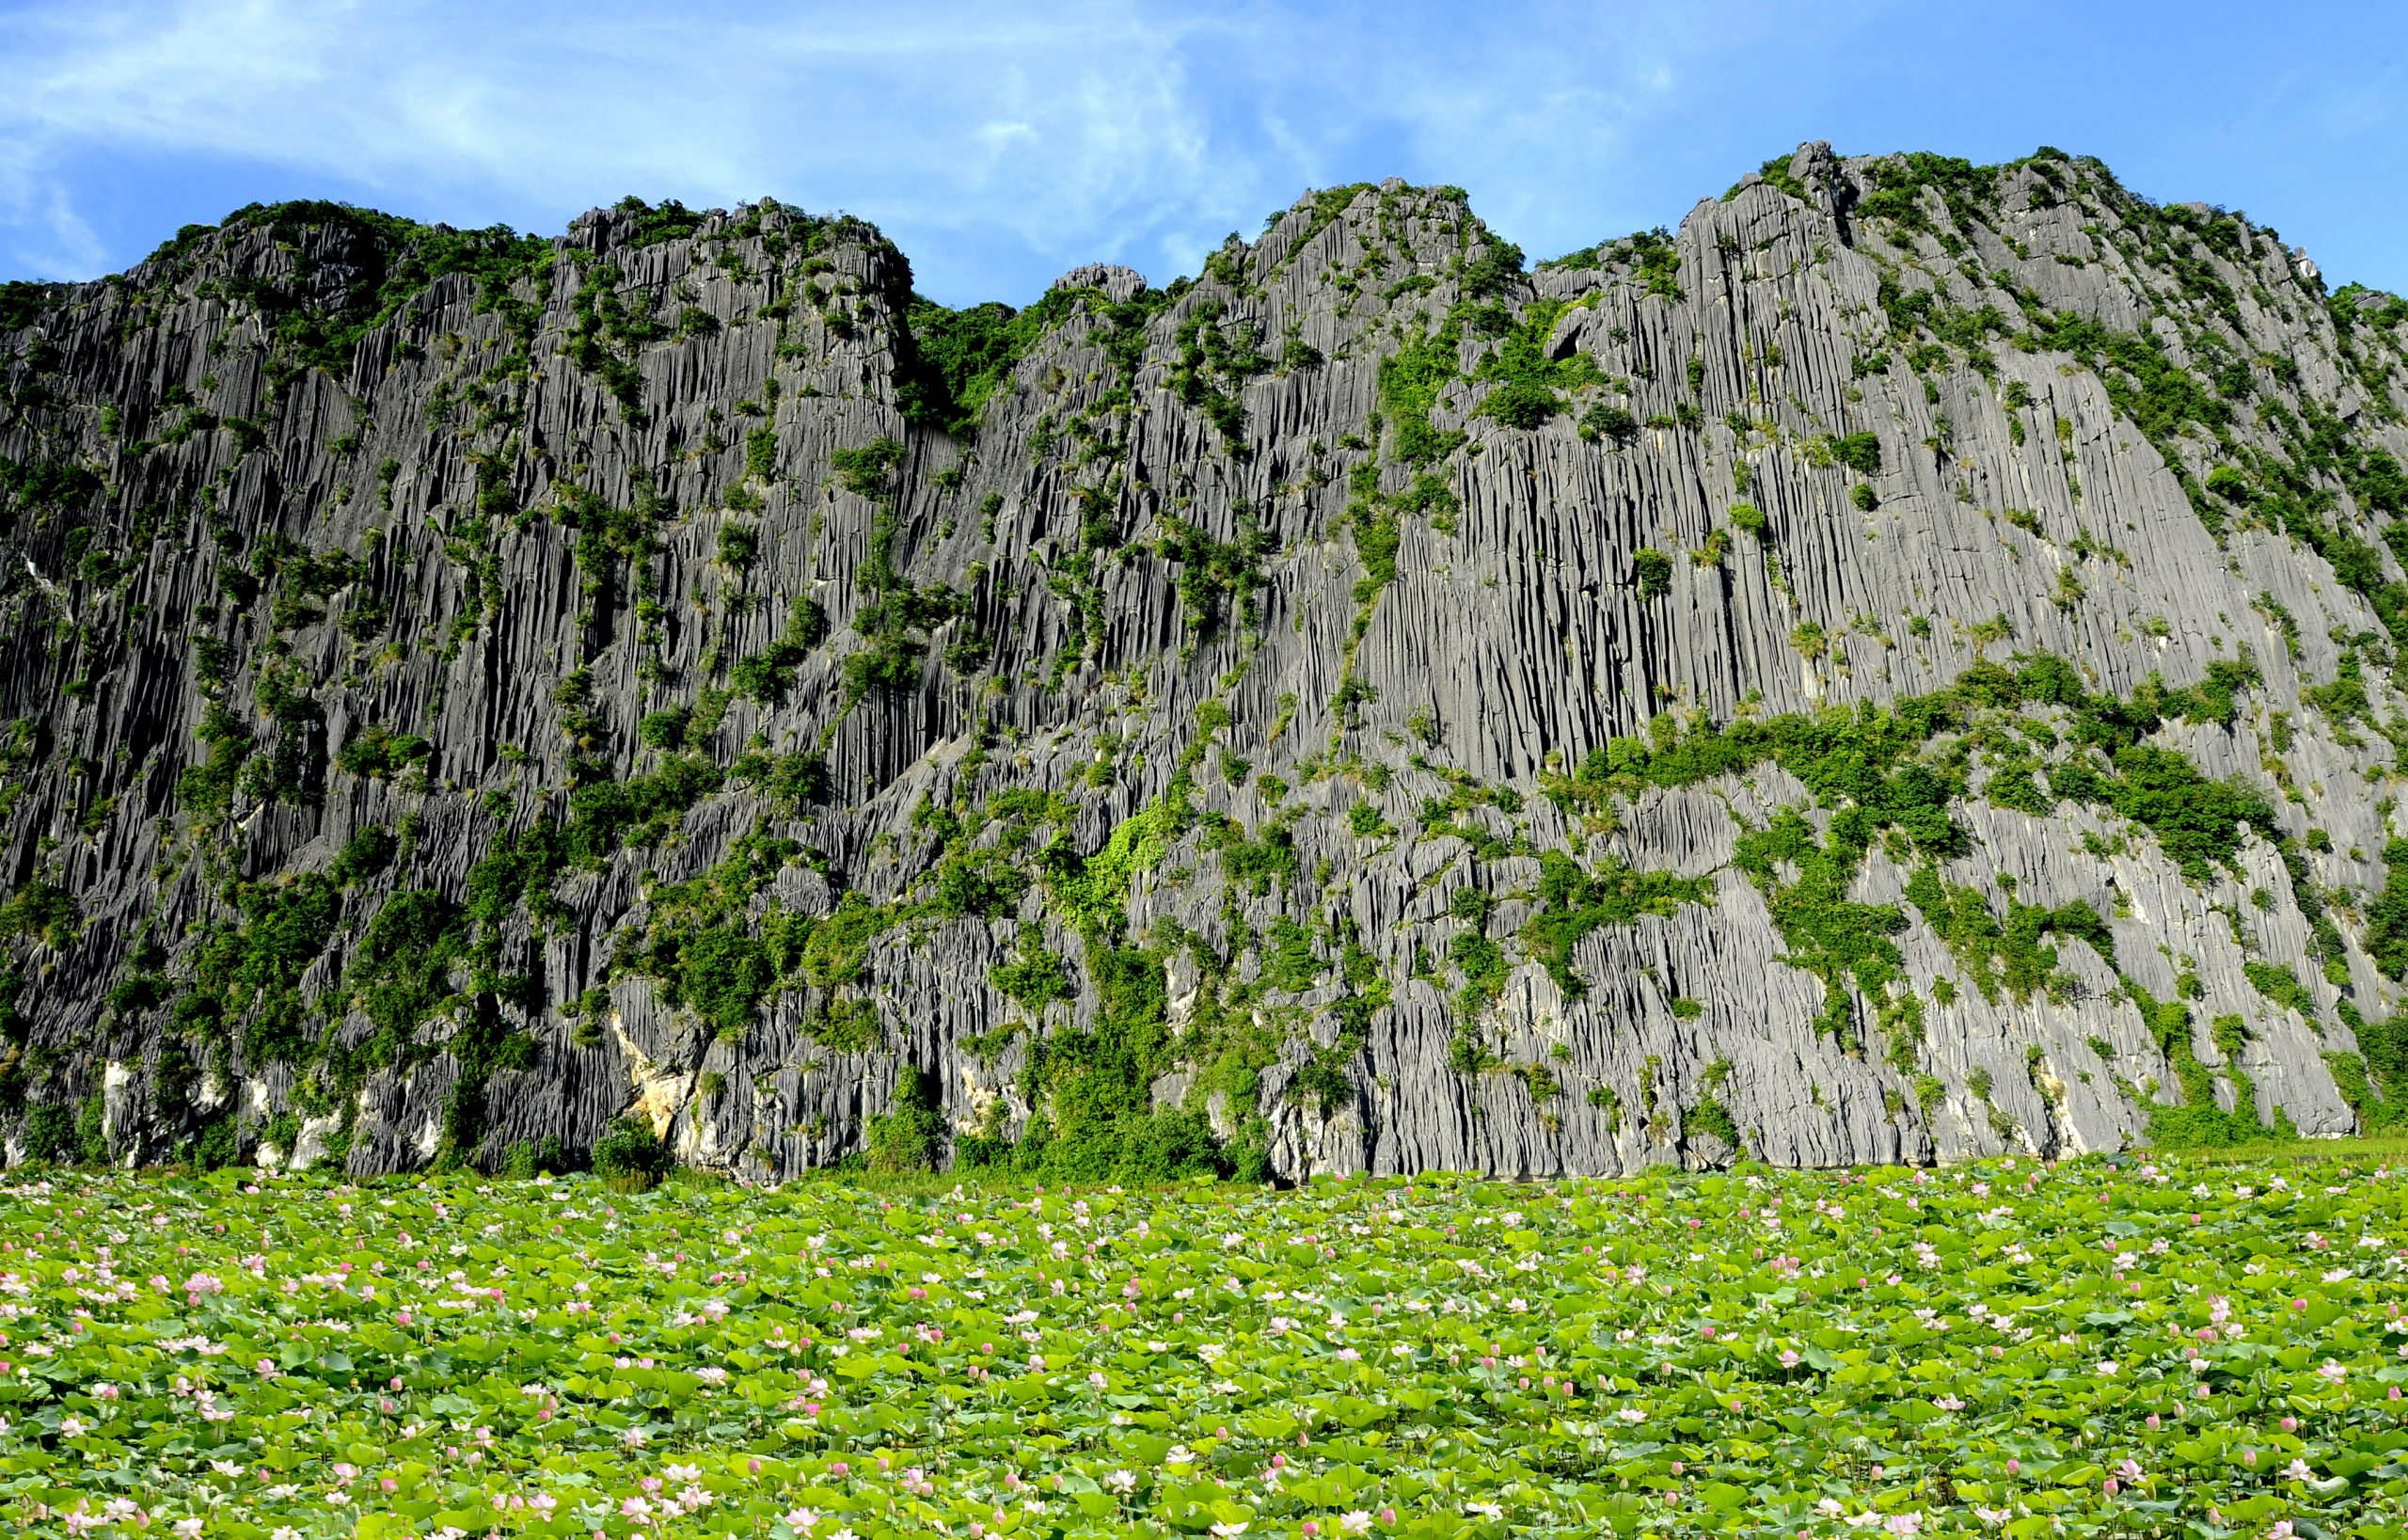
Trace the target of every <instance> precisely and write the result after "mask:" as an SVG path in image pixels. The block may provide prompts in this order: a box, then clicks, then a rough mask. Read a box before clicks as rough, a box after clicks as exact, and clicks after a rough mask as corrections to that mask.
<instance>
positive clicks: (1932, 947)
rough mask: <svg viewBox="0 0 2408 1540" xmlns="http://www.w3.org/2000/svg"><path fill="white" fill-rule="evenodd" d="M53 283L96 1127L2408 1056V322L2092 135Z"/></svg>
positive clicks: (812, 1143) (17, 768)
mask: <svg viewBox="0 0 2408 1540" xmlns="http://www.w3.org/2000/svg"><path fill="white" fill-rule="evenodd" d="M0 299H4V300H5V303H0V357H5V358H6V360H7V362H6V367H5V378H6V381H7V388H8V398H7V403H8V404H7V408H6V413H5V416H4V417H0V499H5V502H6V514H5V517H6V521H7V530H6V533H5V540H6V542H7V544H8V550H7V551H6V553H5V565H6V578H5V583H6V587H5V590H0V604H5V606H6V611H5V612H6V615H7V621H8V627H9V629H10V639H11V644H10V646H9V648H8V656H7V659H6V661H5V666H0V688H5V691H6V696H7V698H6V701H5V703H0V712H5V715H6V717H7V718H8V719H9V720H10V722H12V725H11V726H10V727H9V728H8V734H7V736H6V738H5V741H0V764H4V765H5V770H6V773H7V777H8V790H7V792H6V793H5V797H6V812H5V818H6V823H5V837H6V841H7V850H8V867H7V871H6V874H5V875H6V878H7V881H8V885H9V888H10V892H11V896H10V897H9V898H8V902H7V905H6V907H5V908H4V909H0V928H5V929H7V931H8V935H9V937H10V938H11V939H10V942H9V945H10V946H11V948H12V959H13V961H12V963H11V970H10V972H9V973H8V976H7V978H6V980H5V981H0V982H5V983H6V985H7V998H8V1000H10V1001H11V1002H12V1008H11V1010H10V1011H9V1013H8V1022H7V1026H8V1042H9V1047H8V1069H7V1075H6V1083H5V1090H6V1094H7V1098H8V1113H7V1118H8V1122H9V1125H10V1126H11V1127H13V1128H14V1129H15V1130H16V1132H15V1134H14V1135H13V1136H12V1138H11V1142H10V1145H9V1148H10V1150H11V1151H12V1154H13V1155H14V1157H16V1158H26V1157H29V1156H60V1155H73V1154H83V1155H87V1156H101V1155H105V1156H106V1157H108V1158H113V1159H119V1160H125V1161H135V1162H141V1161H155V1160H162V1159H167V1158H197V1159H200V1160H203V1161H222V1160H227V1159H255V1158H259V1159H267V1160H271V1161H286V1160H319V1161H325V1160H336V1159H340V1160H342V1161H345V1162H347V1163H348V1165H349V1166H350V1167H351V1168H352V1169H354V1170H356V1171H360V1172H372V1171H381V1170H392V1169H400V1168H408V1167H417V1166H420V1165H423V1164H426V1163H429V1162H457V1161H469V1162H474V1163H477V1164H481V1165H483V1166H486V1167H496V1166H500V1165H503V1164H506V1163H508V1162H510V1161H511V1160H513V1159H514V1158H515V1159H518V1160H522V1161H523V1160H530V1159H532V1160H539V1161H543V1160H561V1159H574V1158H575V1157H576V1156H577V1155H578V1153H579V1152H581V1151H584V1150H585V1149H587V1148H588V1147H590V1146H591V1145H592V1143H593V1142H594V1139H595V1138H596V1137H597V1136H598V1135H600V1134H601V1133H602V1132H603V1131H604V1129H605V1128H606V1127H607V1125H608V1124H609V1122H610V1119H613V1118H614V1117H618V1116H622V1115H636V1116H641V1117H642V1118H644V1119H649V1120H650V1122H651V1123H652V1124H653V1125H654V1126H655V1127H656V1128H657V1130H658V1131H659V1133H660V1134H661V1135H664V1136H665V1137H667V1138H669V1139H670V1140H671V1142H672V1143H673V1146H674V1148H675V1149H676V1150H677V1151H678V1152H679V1154H680V1156H681V1158H683V1159H686V1160H688V1161H689V1162H692V1163H696V1164H700V1165H705V1166H710V1167H718V1168H722V1169H727V1170H732V1171H736V1172H738V1173H740V1174H743V1175H745V1176H747V1177H749V1178H763V1179H768V1178H776V1177H780V1176H784V1175H788V1174H791V1173H794V1172H796V1171H799V1170H801V1169H804V1168H807V1167H813V1166H818V1165H825V1164H829V1163H831V1162H834V1161H837V1160H840V1159H845V1158H848V1156H852V1155H854V1154H856V1153H857V1152H859V1151H862V1150H863V1147H864V1144H865V1143H867V1144H868V1145H869V1146H870V1147H871V1152H872V1154H873V1156H874V1158H877V1159H879V1160H885V1161H900V1162H911V1161H917V1160H925V1159H936V1160H944V1159H953V1160H956V1161H961V1162H974V1161H990V1162H991V1161H1004V1162H1016V1163H1018V1164H1020V1165H1022V1166H1023V1167H1030V1168H1035V1169H1042V1170H1047V1171H1054V1172H1059V1173H1061V1174H1064V1175H1070V1176H1077V1175H1091V1176H1092V1175H1112V1174H1120V1175H1135V1176H1143V1175H1151V1174H1160V1173H1162V1172H1164V1171H1172V1170H1179V1169H1189V1168H1196V1167H1201V1166H1205V1165H1213V1164H1220V1165H1223V1166H1226V1165H1227V1164H1228V1163H1229V1162H1231V1161H1235V1162H1237V1163H1238V1164H1240V1165H1241V1166H1243V1167H1245V1168H1247V1169H1268V1170H1271V1171H1274V1172H1276V1173H1279V1174H1283V1175H1288V1176H1297V1175H1303V1174H1307V1173H1311V1172H1317V1171H1332V1170H1354V1169H1364V1168H1370V1169H1377V1170H1383V1171H1399V1170H1414V1169H1420V1168H1427V1167H1477V1168H1481V1169H1485V1170H1491V1171H1497V1172H1504V1173H1514V1174H1539V1173H1547V1172H1556V1171H1564V1170H1579V1171H1610V1170H1616V1169H1623V1168H1628V1167H1634V1166H1638V1165H1641V1164H1645V1163H1650V1162H1660V1161H1689V1162H1719V1161H1724V1160H1728V1159H1731V1158H1733V1157H1734V1156H1735V1155H1742V1154H1745V1155H1753V1156H1758V1157H1761V1158H1764V1159H1766V1160H1771V1161H1775V1162H1781V1163H1790V1164H1831V1163H1842V1162H1858V1161H1876V1160H1884V1161H1886V1160H1930V1159H1941V1158H1952V1157H1957V1156H1962V1155H1968V1154H1972V1153H1978V1152H1985V1151H1998V1150H2002V1149H2010V1150H2031V1151H2040V1152H2061V1151H2078V1150H2098V1149H2115V1148H2119V1147H2123V1146H2126V1145H2129V1144H2131V1143H2133V1142H2135V1141H2145V1140H2147V1139H2148V1138H2149V1137H2150V1136H2151V1131H2152V1129H2154V1130H2155V1131H2156V1134H2157V1136H2158V1137H2160V1138H2172V1137H2190V1138H2196V1137H2225V1136H2231V1135H2234V1134H2236V1133H2238V1132H2242V1131H2245V1130H2247V1129H2249V1128H2253V1127H2256V1126H2259V1125H2261V1124H2262V1125H2275V1124H2278V1123H2279V1121H2280V1120H2282V1119H2288V1120H2289V1124H2290V1125H2291V1126H2292V1127H2294V1128H2296V1129H2297V1130H2299V1131H2300V1132H2302V1133H2306V1134H2335V1133H2342V1132H2346V1131H2348V1130H2350V1129H2352V1128H2353V1127H2355V1126H2358V1125H2359V1124H2360V1123H2361V1121H2367V1122H2372V1121H2377V1120H2381V1119H2385V1118H2387V1117H2388V1116H2389V1115H2390V1108H2391V1103H2392V1102H2393V1100H2394V1098H2393V1097H2392V1096H2391V1095H2390V1091H2391V1087H2390V1085H2389V1083H2388V1081H2387V1079H2386V1071H2387V1069H2388V1067H2389V1066H2390V1064H2391V1063H2392V1062H2393V1060H2394V1059H2395V1058H2397V1057H2398V1055H2397V1054H2395V1053H2394V1052H2393V1051H2392V1047H2391V1045H2392V1043H2393V1039H2392V1037H2391V1036H2390V1028H2389V1026H2388V1018H2389V1016H2390V1014H2391V1011H2392V1008H2393V1005H2394V1000H2395V995H2396V990H2397V985H2396V982H2395V980H2396V977H2397V975H2398V973H2399V971H2400V967H2401V965H2402V964H2403V963H2408V886H2403V887H2401V888H2400V889H2398V890H2397V892H2398V895H2399V901H2400V909H2401V913H2400V914H2399V915H2398V916H2396V917H2395V916H2394V915H2393V914H2392V912H2391V910H2390V908H2389V907H2387V905H2386V903H2385V899H2384V894H2385V891H2386V888H2387V886H2389V884H2390V883H2391V881H2392V879H2391V876H2390V868H2389V866H2388V865H2386V851H2387V848H2388V845H2389V842H2390V839H2391V828H2390V820H2391V817H2392V814H2393V807H2392V801H2391V794H2390V793H2389V792H2388V790H2387V789H2386V788H2387V786H2388V784H2389V782H2390V779H2391V777H2392V775H2393V762H2394V743H2393V738H2394V737H2395V736H2396V732H2397V724H2398V723H2399V722H2400V717H2399V715H2398V712H2399V709H2400V697H2399V693H2398V691H2397V690H2396V689H2395V687H2394V684H2393V681H2392V672H2391V671H2392V660H2393V649H2394V647H2395V646H2396V644H2397V641H2396V638H2397V636H2398V635H2399V632H2400V627H2402V626H2408V587H2403V586H2401V584H2400V570H2401V568H2400V559H2399V556H2398V555H2397V554H2395V549H2394V547H2395V542H2393V541H2392V540H2391V539H2390V538H2389V536H2390V533H2391V532H2392V531H2393V530H2394V529H2397V528H2401V527H2402V526H2401V525H2400V523H2399V521H2400V520H2401V519H2402V518H2403V517H2408V483H2403V480H2402V478H2401V475H2400V469H2399V466H2398V459H2399V457H2400V455H2401V454H2402V453H2403V452H2408V430H2403V428H2402V417H2401V413H2400V405H2399V397H2398V395H2397V394H2396V387H2397V382H2398V378H2399V372H2400V363H2401V361H2402V356H2403V355H2402V340H2403V329H2402V325H2401V322H2402V316H2403V311H2408V307H2403V306H2402V305H2401V304H2400V302H2399V301H2397V300H2393V299H2390V298H2389V297H2388V296H2384V295H2378V294H2371V293H2369V292H2367V291H2344V292H2342V293H2341V294H2327V292H2326V291H2325V289H2324V287H2323V284H2322V281H2321V278H2318V276H2317V275H2316V273H2315V271H2314V268H2313V266H2312V265H2311V264H2307V263H2305V262H2301V261H2295V260H2294V258H2293V255H2292V253H2291V251H2290V250H2289V248H2288V247H2286V246H2284V245H2283V243H2282V242H2281V240H2280V239H2279V238H2278V237H2276V236H2275V234H2274V233H2273V231H2271V230H2263V229H2260V228H2257V227H2254V226H2252V225H2250V224H2249V223H2248V222H2247V221H2246V220H2245V219H2243V218H2242V217H2239V216H2236V215H2230V214H2222V213H2219V212H2218V211H2216V210H2214V209H2211V208H2205V207H2189V206H2184V207H2173V208H2158V207H2155V206H2152V205H2150V204H2148V203H2147V202H2145V201H2143V200H2141V199H2139V198H2134V197H2132V196H2131V195H2129V194H2128V193H2126V192H2124V191H2123V190H2122V189H2121V188H2119V187H2118V186H2117V185H2116V184H2115V182H2114V179H2113V178H2112V177H2111V176H2110V175H2109V174H2108V173H2107V171H2106V169H2105V168H2104V167H2100V166H2099V165H2098V164H2097V163H2095V162H2090V161H2077V160H2070V159H2067V158H2066V157H2063V156H2061V155H2058V154H2056V153H2055V152H2054V151H2043V152H2042V153H2041V154H2040V155H2038V156H2036V157H2035V158H2033V159H2031V160H2029V161H2026V162H2020V163H2017V164H2015V165H2013V166H2008V167H1985V168H1976V167H1967V166H1964V165H1963V164H1962V163H1957V162H1948V161H1942V160H1939V159H1936V158H1933V157H1886V158H1880V159H1842V158H1839V157H1836V156H1834V155H1833V154H1832V153H1831V151H1830V148H1829V147H1828V146H1822V145H1810V146H1806V147H1803V148H1801V149H1800V150H1799V151H1798V153H1797V154H1796V155H1795V156H1793V157H1788V158H1780V157H1777V158H1776V159H1774V160H1773V161H1769V162H1767V163H1766V167H1765V169H1764V170H1763V171H1762V172H1760V173H1757V174H1754V175H1751V176H1750V177H1749V178H1747V179H1745V180H1744V181H1742V183H1740V184H1739V185H1738V186H1737V187H1735V188H1734V189H1733V190H1732V192H1731V193H1730V194H1728V195H1726V196H1725V197H1724V198H1721V199H1719V200H1715V201H1708V202H1703V203H1701V204H1699V205H1698V207H1697V208H1696V209H1695V210H1693V211H1692V212H1691V214H1689V216H1688V217H1687V219H1686V220H1685V221H1684V222H1683V224H1682V227H1681V229H1680V230H1679V232H1678V233H1677V234H1676V235H1668V234H1665V233H1663V232H1655V233H1653V234H1645V235H1640V236H1634V237H1630V238H1626V239H1624V240H1622V241H1618V242H1608V243H1604V244H1601V245H1600V246H1597V247H1595V248H1593V249H1592V250H1589V251H1584V252H1579V253H1575V254H1573V255H1572V256H1570V257H1567V258H1565V259H1562V260H1561V261H1560V262H1552V263H1548V264H1545V265H1543V266H1540V267H1538V268H1536V269H1535V270H1527V264H1526V263H1525V262H1524V261H1523V260H1522V257H1521V254H1520V253H1518V252H1516V251H1514V250H1513V249H1512V248H1511V247H1509V246H1505V245H1504V244H1503V243H1501V242H1500V241H1499V240H1497V238H1496V237H1495V236H1493V235H1492V234H1490V233H1489V232H1488V231H1487V230H1485V229H1484V228H1483V227H1482V226H1481V223H1480V222H1479V221H1478V220H1477V219H1476V218H1475V217H1474V216H1473V215H1472V214H1471V213H1470V212H1469V211H1468V209H1466V208H1465V205H1464V203H1463V201H1462V199H1461V197H1460V195H1459V194H1456V193H1454V192H1452V191H1451V190H1446V189H1438V190H1431V189H1414V188H1408V187H1405V186H1403V185H1402V184H1401V183H1387V184H1384V185H1382V186H1379V187H1371V186H1359V187H1355V188H1341V189H1334V190H1330V191H1324V192H1319V193H1314V194H1311V195H1308V196H1307V198H1302V199H1300V200H1299V201H1298V203H1297V204H1296V205H1295V207H1293V208H1292V209H1291V210H1289V211H1288V212H1287V213H1285V214H1282V215H1280V216H1278V217H1277V218H1275V219H1274V220H1273V221H1272V222H1271V223H1270V225H1269V227H1268V229H1267V230H1265V232H1264V233H1263V235H1262V236H1261V238H1260V239H1259V241H1257V242H1255V243H1253V244H1251V245H1244V244H1235V243H1233V244H1231V245H1230V246H1227V247H1225V248H1223V249H1222V250H1220V251H1218V252H1215V253H1214V254H1213V255H1212V258H1211V259H1210V261H1209V262H1208V263H1207V264H1206V271H1205V273H1204V275H1203V276H1202V277H1201V278H1198V279H1196V280H1195V281H1193V282H1188V281H1185V280H1182V281H1181V282H1180V284H1177V285H1174V286H1172V287H1170V288H1168V289H1164V290H1156V289H1151V288H1149V287H1147V286H1146V285H1145V282H1144V280H1143V279H1142V278H1138V277H1137V276H1136V275H1135V274H1133V273H1131V272H1129V271H1128V270H1127V269H1125V268H1115V267H1105V266H1096V267H1090V268H1082V269H1079V270H1077V271H1075V272H1073V273H1070V274H1068V275H1066V276H1065V278H1063V279H1062V280H1061V281H1060V283H1058V284H1057V285H1056V286H1055V287H1054V290H1053V291H1052V292H1050V293H1049V294H1048V295H1047V296H1045V298H1044V299H1043V300H1042V301H1041V302H1040V303H1038V304H1037V305H1035V306H1032V307H1031V308H1030V309H1029V310H1025V311H1022V312H1019V313H1017V314H1014V313H1011V312H1008V311H1006V310H1004V309H1003V308H1001V307H988V308H984V309H982V310H974V311H964V312H958V313H956V312H946V311H943V310H939V309H937V308H935V307H932V306H929V305H927V304H926V303H925V302H918V301H915V299H914V297H913V296H912V294H911V281H910V269H909V266H908V263H907V262H905V261H904V259H903V257H902V256H901V254H900V253H898V252H896V251H895V249H894V248H893V247H892V246H890V245H888V244H887V243H886V242H885V241H884V240H883V239H882V238H881V237H879V234H878V233H877V232H876V231H875V230H872V229H870V228H869V227H867V226H864V225H862V224H859V223H858V222H854V221H848V220H841V219H839V220H819V219H815V218H812V217H810V216H808V215H805V214H802V213H800V211H796V210H792V209H788V208H784V207H782V206H778V205H775V204H765V205H761V206H756V207H752V208H747V209H741V210H738V211H736V212H735V213H733V214H726V213H712V214H704V215H696V214H689V213H687V212H686V211H683V210H680V209H677V208H675V206H673V205H672V206H670V207H668V208H664V209H658V210H654V209H647V208H643V207H641V206H624V207H622V208H619V209H614V210H609V211H601V212H597V213H595V214H589V215H587V216H585V217H584V218H582V219H580V220H579V221H578V224H577V226H576V227H575V228H574V229H573V230H571V231H570V232H569V233H568V234H567V235H566V236H565V237H563V238H562V239H559V240H556V241H533V240H527V239H523V238H517V237H514V236H511V235H509V234H508V232H506V231H502V232H483V233H462V232H456V231H452V230H443V229H439V228H438V229H426V228H422V227H417V226H411V225H407V224H405V223H404V222H401V221H396V220H390V219H387V218H384V217H382V216H377V215H371V214H361V213H359V212H357V211H349V210H343V209H339V208H334V207H331V206H324V205H288V206H282V207H279V208H277V209H258V210H250V211H246V212H245V213H243V214H238V215H236V216H234V217H232V218H230V220H229V221H228V222H227V223H226V224H225V225H224V226H222V227H218V228H216V229H213V230H187V231H185V232H184V233H183V234H182V235H180V236H179V237H178V238H177V239H176V241H174V242H172V243H170V245H169V246H166V247H164V248H162V250H161V251H160V252H159V253H158V254H157V255H155V256H154V257H152V258H151V259H150V261H148V262H145V263H143V264H142V265H141V266H139V267H137V268H135V269H134V270H133V271H132V272H130V273H127V274H125V275H122V276H121V277H119V278H110V279H107V280H104V281H102V282H98V283H92V284H86V285H79V286H73V287H55V288H37V287H31V286H24V285H13V286H10V287H9V289H8V292H7V293H6V294H5V296H0ZM2398 544H2399V545H2400V546H2401V547H2403V548H2408V541H2402V542H2400V543H2398ZM2403 881H2408V880H2403ZM2395 931H2397V933H2396V934H2395ZM2368 1060H2371V1061H2372V1068H2371V1070H2369V1069H2368V1067H2367V1063H2368ZM2401 1089H2402V1090H2403V1091H2408V1087H2403V1088H2401ZM881 1119H882V1120H881Z"/></svg>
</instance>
